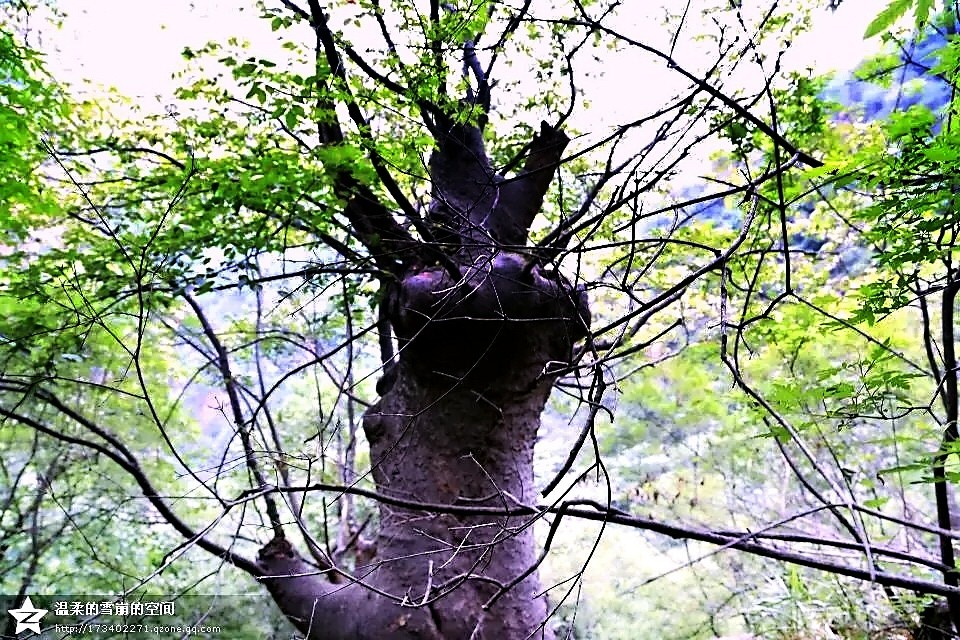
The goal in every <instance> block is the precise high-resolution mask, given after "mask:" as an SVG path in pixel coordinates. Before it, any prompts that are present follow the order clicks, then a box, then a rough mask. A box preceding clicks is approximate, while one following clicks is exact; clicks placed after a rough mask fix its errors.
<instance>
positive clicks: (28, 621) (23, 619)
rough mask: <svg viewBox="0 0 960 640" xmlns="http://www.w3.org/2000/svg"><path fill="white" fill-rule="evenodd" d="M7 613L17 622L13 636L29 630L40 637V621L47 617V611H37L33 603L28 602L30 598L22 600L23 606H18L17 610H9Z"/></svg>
mask: <svg viewBox="0 0 960 640" xmlns="http://www.w3.org/2000/svg"><path fill="white" fill-rule="evenodd" d="M7 613H9V614H10V615H12V616H13V617H14V619H15V620H16V621H17V629H16V631H14V633H15V634H19V633H20V632H22V631H25V630H30V631H33V632H34V633H35V634H37V635H40V620H41V619H42V618H43V616H45V615H47V609H37V608H36V607H35V606H33V603H32V602H30V596H27V597H26V598H24V599H23V604H21V605H20V608H19V609H10V610H8V611H7Z"/></svg>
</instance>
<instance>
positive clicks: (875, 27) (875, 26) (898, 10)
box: [863, 0, 913, 38]
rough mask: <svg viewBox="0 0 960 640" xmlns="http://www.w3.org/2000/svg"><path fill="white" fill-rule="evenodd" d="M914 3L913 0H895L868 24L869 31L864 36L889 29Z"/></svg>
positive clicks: (870, 35)
mask: <svg viewBox="0 0 960 640" xmlns="http://www.w3.org/2000/svg"><path fill="white" fill-rule="evenodd" d="M911 4H913V0H893V2H891V3H890V4H889V5H888V6H887V8H886V9H884V10H883V11H881V12H880V13H879V14H878V15H877V17H876V18H874V19H873V22H871V23H870V24H869V25H868V26H867V31H866V32H865V33H864V34H863V37H864V38H872V37H873V36H875V35H877V34H879V33H881V32H882V31H886V30H887V29H889V28H890V27H891V26H892V25H893V23H894V22H896V21H897V20H899V19H900V18H902V17H903V15H904V14H905V13H906V12H907V9H909V8H910V5H911Z"/></svg>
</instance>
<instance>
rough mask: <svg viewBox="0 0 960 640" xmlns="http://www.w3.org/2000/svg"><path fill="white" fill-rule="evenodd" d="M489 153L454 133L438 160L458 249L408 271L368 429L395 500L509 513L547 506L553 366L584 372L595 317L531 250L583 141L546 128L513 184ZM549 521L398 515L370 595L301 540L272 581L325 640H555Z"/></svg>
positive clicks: (465, 134)
mask: <svg viewBox="0 0 960 640" xmlns="http://www.w3.org/2000/svg"><path fill="white" fill-rule="evenodd" d="M481 141H482V137H481V136H480V135H479V131H477V130H476V129H475V128H473V127H460V128H459V129H458V128H454V129H452V130H451V134H450V135H449V137H448V138H446V139H445V140H443V141H441V143H440V144H439V150H438V151H437V152H436V153H435V154H434V157H433V158H432V159H431V162H430V166H431V177H432V179H433V186H434V204H435V205H437V206H436V207H434V214H436V215H434V219H433V222H434V224H435V228H436V229H437V230H438V233H437V234H435V236H439V235H440V232H443V233H444V234H445V237H446V239H447V241H446V242H444V243H442V244H441V243H437V244H435V245H434V246H432V247H430V249H431V251H433V253H434V255H440V256H441V257H440V259H438V260H434V264H433V265H432V266H426V267H425V266H424V264H425V263H426V260H424V259H422V258H423V257H424V256H429V255H430V254H428V253H425V254H424V256H421V259H418V260H416V261H408V264H407V266H405V267H404V269H403V272H402V273H401V274H400V276H399V277H398V281H397V283H396V285H395V286H394V287H393V289H392V294H391V295H389V296H388V297H387V299H385V300H384V301H382V304H385V305H387V307H386V312H387V315H388V317H389V318H390V321H391V324H392V325H393V328H394V330H395V331H396V334H397V339H398V341H399V344H400V347H401V349H400V356H399V361H398V362H396V364H390V365H388V366H389V367H390V370H388V371H387V372H386V373H385V376H384V379H383V380H382V381H381V385H378V390H379V391H380V393H381V398H380V400H379V402H377V403H376V404H375V405H373V406H372V407H371V409H370V410H369V411H367V413H366V415H365V418H364V430H365V433H366V437H367V441H368V442H369V444H370V456H371V465H372V474H373V478H374V480H375V482H376V485H377V490H378V491H379V492H380V493H382V494H384V495H386V496H390V497H395V498H401V499H404V500H412V501H418V502H421V503H432V504H440V505H461V506H473V507H477V506H483V507H499V508H505V507H515V506H518V505H521V504H523V505H532V504H535V503H536V493H537V488H536V487H535V486H534V483H533V447H534V443H535V441H536V434H537V429H538V427H539V424H540V414H541V412H542V410H543V408H544V406H545V404H546V401H547V398H548V397H549V394H550V390H551V388H552V387H553V383H554V382H555V375H554V374H552V373H551V371H555V370H557V368H558V367H557V363H568V362H569V361H570V359H571V355H572V350H573V346H574V343H575V342H576V341H577V340H578V339H580V338H582V337H583V336H584V335H585V333H586V330H587V326H588V323H589V314H588V310H587V304H586V297H585V294H584V292H583V291H582V290H579V289H576V288H574V287H573V286H571V284H570V283H569V282H568V281H567V280H566V279H565V278H564V277H563V276H562V275H560V274H559V273H557V272H555V271H551V270H549V269H547V268H545V267H543V266H542V265H541V264H540V263H539V262H538V260H537V258H536V256H535V255H533V254H532V252H529V251H528V250H525V249H524V248H523V246H522V245H523V244H525V242H526V234H527V232H528V229H529V227H530V224H531V222H532V220H533V217H534V215H535V213H537V212H538V211H539V209H540V206H541V203H542V199H543V195H544V193H545V191H546V189H547V186H548V185H549V182H550V178H551V176H552V173H553V171H554V169H555V166H556V164H555V163H556V162H557V161H558V160H559V157H560V152H561V151H562V149H563V146H564V145H565V144H566V137H565V136H563V134H562V133H560V132H558V131H556V130H553V129H550V128H549V127H548V126H547V125H546V124H545V125H544V126H543V128H542V130H541V134H540V136H538V137H537V138H535V139H534V141H533V143H532V144H531V151H530V156H529V158H528V160H527V163H526V166H525V169H526V170H525V172H523V173H521V174H520V176H518V177H516V178H513V179H512V180H510V181H505V180H504V179H503V178H502V177H500V176H497V175H495V174H494V172H493V171H492V170H491V169H490V167H489V163H488V161H487V159H486V156H485V154H484V153H483V149H482V142H481ZM438 247H439V249H438ZM440 251H442V252H443V253H442V254H440ZM532 520H533V519H532V518H531V517H530V516H526V517H519V516H516V517H506V516H500V517H493V516H485V517H482V516H470V517H459V516H453V515H449V514H440V513H435V512H429V511H424V510H408V509H404V508H397V507H395V506H390V505H384V504H381V506H380V529H379V533H378V537H377V544H376V549H377V551H376V556H375V558H374V559H373V561H372V562H371V563H370V564H369V565H368V566H366V567H357V568H356V570H355V571H354V576H355V577H356V579H357V581H358V582H355V583H348V584H334V583H332V582H330V581H328V580H327V579H326V578H324V577H323V576H321V575H317V571H316V569H314V568H313V567H312V566H311V565H308V564H306V563H305V562H304V561H303V560H302V559H301V558H300V556H299V555H298V554H297V552H296V551H295V550H294V549H293V548H292V546H291V545H290V544H289V543H288V542H287V541H286V540H284V539H275V540H273V541H272V542H270V543H269V544H267V545H266V546H265V547H264V548H263V549H262V550H261V552H260V556H259V565H260V567H261V568H262V570H263V576H265V577H262V578H261V579H262V580H263V581H264V583H265V584H266V585H267V587H268V588H269V589H270V591H271V593H272V595H273V596H274V598H275V600H276V601H277V603H278V604H279V606H280V608H281V609H282V610H283V611H284V613H285V614H286V615H287V616H288V617H289V618H290V619H291V620H293V621H294V623H295V624H296V625H297V626H298V628H300V629H301V630H302V631H303V632H304V633H306V634H307V635H308V636H309V637H310V638H317V639H319V638H324V639H327V640H339V639H344V640H346V639H356V640H360V639H363V640H380V639H398V640H400V639H407V638H463V639H467V638H476V639H481V638H486V639H489V640H514V639H516V640H520V639H523V638H544V639H551V638H553V634H552V633H551V632H550V630H549V627H548V626H547V622H548V615H549V608H548V603H547V600H546V597H545V596H544V595H542V594H541V593H540V589H541V585H540V584H539V580H538V579H537V575H536V572H534V571H532V568H533V565H534V564H535V562H536V558H537V555H538V554H537V551H538V547H537V545H536V542H535V540H534V536H533V524H534V522H533V521H532ZM527 573H529V574H530V575H526V574H527ZM521 578H524V579H522V580H521ZM514 582H517V584H514ZM506 587H509V588H506ZM495 595H496V596H499V597H497V598H495V599H494V600H493V601H492V602H491V598H493V597H494V596H495Z"/></svg>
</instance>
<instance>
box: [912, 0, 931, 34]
mask: <svg viewBox="0 0 960 640" xmlns="http://www.w3.org/2000/svg"><path fill="white" fill-rule="evenodd" d="M931 9H933V0H917V7H916V8H915V9H914V10H913V16H914V18H916V20H917V29H922V28H924V27H925V26H926V25H927V21H928V19H929V17H930V11H931Z"/></svg>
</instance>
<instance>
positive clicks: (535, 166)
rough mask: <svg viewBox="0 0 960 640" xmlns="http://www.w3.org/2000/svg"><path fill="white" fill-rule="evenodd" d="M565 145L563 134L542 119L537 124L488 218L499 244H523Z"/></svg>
mask: <svg viewBox="0 0 960 640" xmlns="http://www.w3.org/2000/svg"><path fill="white" fill-rule="evenodd" d="M569 142H570V138H568V137H567V135H566V134H565V133H564V132H563V131H561V130H559V129H554V128H553V127H551V126H550V125H549V124H548V123H547V121H546V120H544V121H543V122H541V123H540V133H539V134H537V135H535V136H534V138H533V141H532V142H531V143H530V154H529V155H528V156H527V160H526V162H525V163H524V165H523V171H521V172H520V174H519V175H518V176H517V177H516V178H514V179H512V180H507V181H506V182H504V183H502V184H501V185H500V199H499V206H498V207H497V208H496V209H495V210H494V212H493V214H492V216H491V218H492V219H491V221H490V228H491V235H493V236H494V237H495V238H496V239H497V240H499V241H500V242H501V243H503V244H506V245H524V244H526V240H527V234H528V233H529V231H530V225H531V224H533V220H534V218H535V217H536V216H537V214H538V213H539V212H540V208H541V207H542V206H543V198H544V196H545V195H546V193H547V190H548V189H549V188H550V183H551V182H552V181H553V177H554V175H555V174H556V171H557V167H559V166H560V160H561V158H562V157H563V150H564V149H565V148H566V147H567V144H568V143H569ZM494 230H495V231H494Z"/></svg>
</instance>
